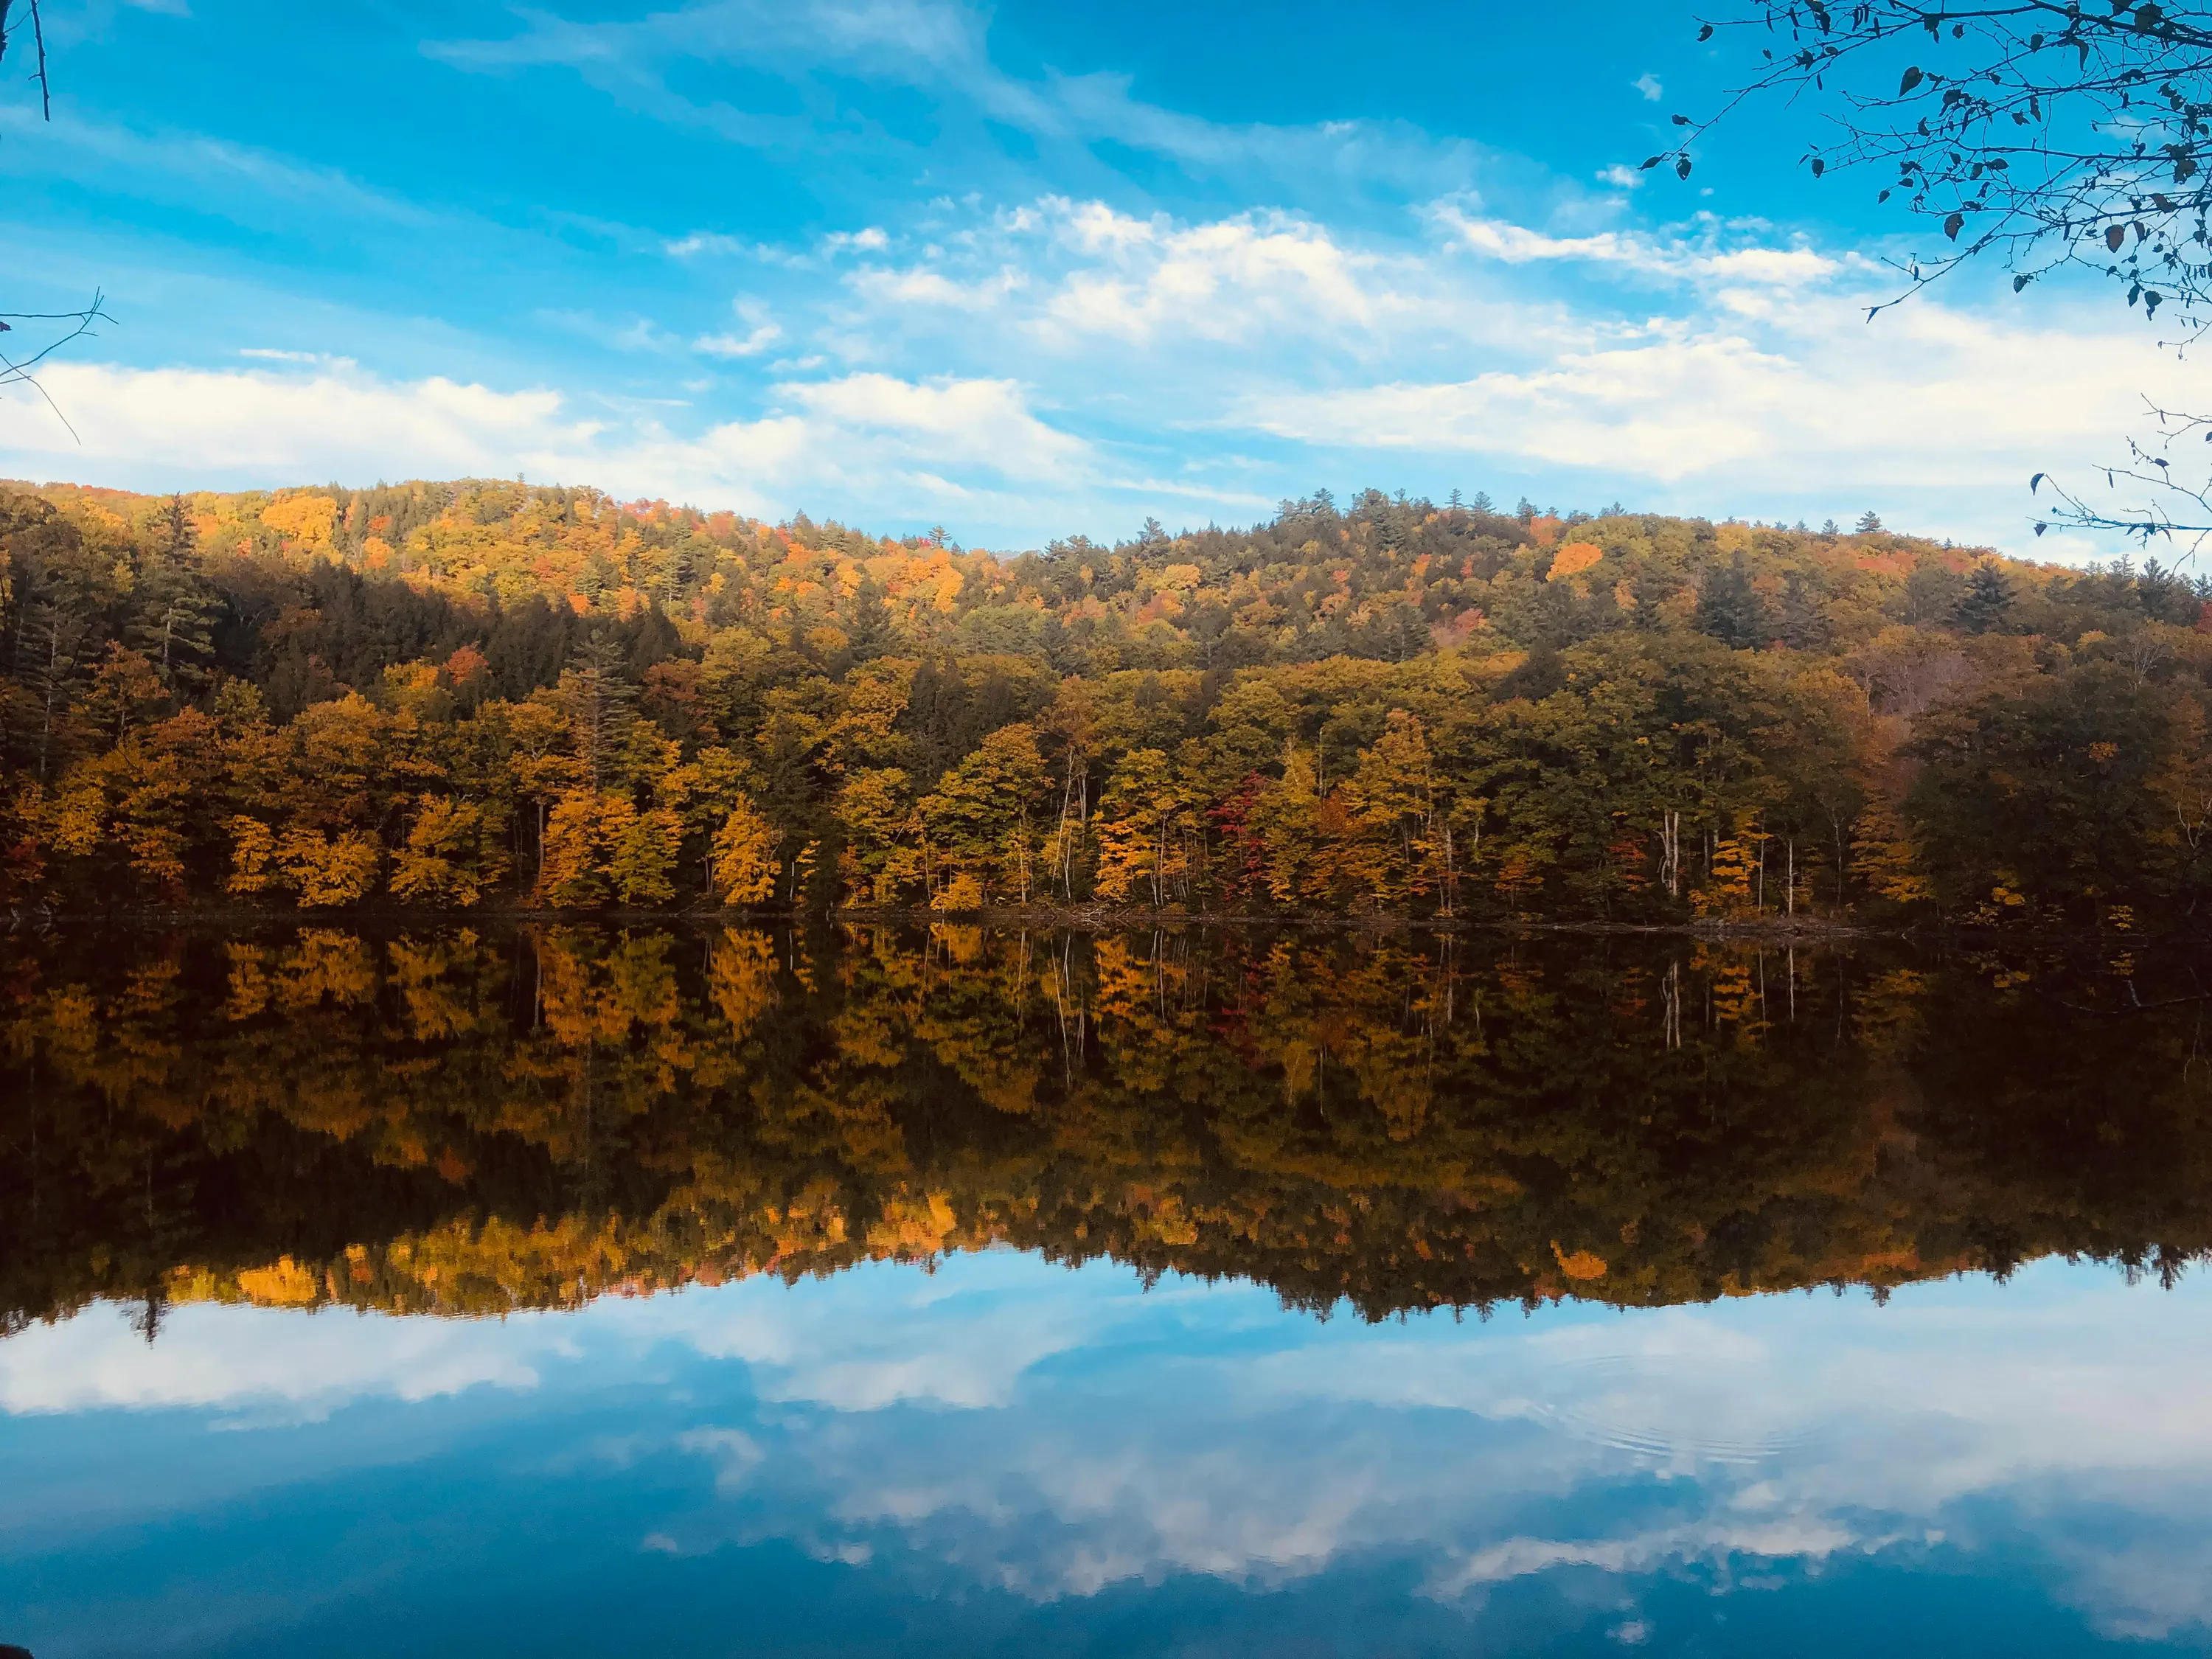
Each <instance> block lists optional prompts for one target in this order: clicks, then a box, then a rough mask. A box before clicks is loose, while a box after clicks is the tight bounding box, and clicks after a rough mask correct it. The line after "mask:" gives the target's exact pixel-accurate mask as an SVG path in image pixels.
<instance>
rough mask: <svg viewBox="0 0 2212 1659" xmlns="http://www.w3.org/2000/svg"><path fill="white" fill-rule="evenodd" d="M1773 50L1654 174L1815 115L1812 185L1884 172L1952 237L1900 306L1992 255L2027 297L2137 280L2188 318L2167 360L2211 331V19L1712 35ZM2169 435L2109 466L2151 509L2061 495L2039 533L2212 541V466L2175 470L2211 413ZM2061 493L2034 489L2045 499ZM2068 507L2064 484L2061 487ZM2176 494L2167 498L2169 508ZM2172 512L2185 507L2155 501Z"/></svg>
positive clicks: (2055, 16) (1793, 17)
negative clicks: (2057, 285)
mask: <svg viewBox="0 0 2212 1659" xmlns="http://www.w3.org/2000/svg"><path fill="white" fill-rule="evenodd" d="M1729 34H1736V35H1747V36H1752V37H1754V38H1755V37H1758V36H1760V35H1764V36H1765V38H1766V39H1767V40H1770V41H1771V42H1772V44H1771V45H1763V46H1759V60H1758V62H1757V64H1756V66H1755V68H1754V70H1753V74H1752V76H1751V77H1750V79H1749V80H1748V81H1747V82H1745V83H1744V84H1743V85H1741V86H1740V87H1738V88H1735V90H1733V91H1731V92H1730V93H1729V94H1727V95H1726V97H1725V98H1724V99H1723V101H1722V104H1721V107H1720V108H1719V109H1718V110H1717V111H1716V112H1714V113H1713V114H1711V115H1710V116H1707V117H1705V118H1695V119H1693V118H1691V117H1689V116H1686V115H1676V116H1675V117H1674V125H1676V126H1677V127H1679V128H1680V129H1682V133H1681V139H1680V143H1678V144H1677V145H1676V146H1675V147H1674V148H1673V149H1668V150H1665V151H1662V153H1660V154H1659V155H1654V156H1652V157H1650V159H1649V160H1648V161H1645V162H1644V166H1645V167H1647V168H1651V167H1661V166H1662V165H1666V164H1668V163H1671V164H1672V165H1673V167H1674V172H1675V173H1677V174H1678V176H1680V177H1682V178H1685V179H1686V178H1687V177H1688V176H1689V175H1690V171H1691V167H1692V160H1693V158H1692V154H1691V147H1692V144H1694V143H1696V142H1697V141H1699V140H1700V139H1702V138H1704V137H1705V136H1706V135H1707V134H1709V133H1711V131H1714V130H1715V129H1716V128H1717V127H1718V126H1720V125H1722V124H1723V123H1724V122H1726V121H1727V120H1728V119H1729V118H1730V117H1732V116H1733V115H1734V114H1735V112H1737V111H1739V110H1740V109H1741V108H1742V107H1743V106H1745V105H1746V104H1747V102H1750V101H1751V100H1755V99H1758V98H1761V97H1778V98H1780V99H1782V100H1784V102H1786V103H1789V104H1792V105H1796V104H1800V103H1803V104H1807V105H1808V106H1817V107H1818V109H1819V111H1820V115H1821V117H1822V118H1823V120H1824V122H1825V123H1826V127H1827V136H1826V138H1825V139H1824V141H1822V142H1816V143H1813V144H1811V145H1809V146H1808V148H1807V149H1806V150H1805V152H1804V154H1803V155H1802V157H1801V161H1802V164H1803V165H1804V166H1805V167H1806V168H1807V169H1808V171H1809V172H1810V173H1812V175H1813V176H1814V178H1816V179H1817V178H1820V177H1823V176H1825V175H1826V173H1830V172H1835V173H1854V172H1856V173H1866V172H1868V171H1872V172H1874V173H1876V174H1878V175H1880V176H1881V177H1882V178H1883V179H1884V182H1883V183H1882V185H1881V189H1880V191H1879V195H1878V197H1877V199H1878V200H1879V201H1882V202H1889V201H1892V200H1896V201H1899V204H1900V205H1901V206H1902V207H1903V208H1904V209H1905V211H1906V212H1908V213H1909V214H1910V215H1911V216H1912V217H1913V218H1914V219H1916V220H1917V221H1920V222H1924V223H1926V224H1927V225H1928V226H1929V228H1930V229H1931V230H1932V231H1935V232H1936V233H1938V234H1940V236H1941V238H1942V240H1941V241H1940V242H1938V243H1937V244H1936V246H1935V247H1934V249H1933V250H1932V251H1930V252H1919V251H1916V252H1913V253H1912V254H1911V255H1910V256H1908V257H1906V258H1903V259H1899V260H1893V261H1892V262H1891V263H1892V264H1893V265H1894V267H1895V268H1896V269H1897V270H1898V271H1899V275H1900V276H1901V277H1902V278H1903V279H1904V285H1903V287H1902V288H1901V289H1900V290H1899V293H1898V294H1897V295H1896V296H1895V297H1894V298H1893V299H1891V300H1888V301H1882V302H1881V303H1878V304H1876V305H1874V306H1872V307H1869V311H1868V313H1867V314H1868V319H1869V321H1871V320H1872V319H1874V318H1875V316H1877V315H1879V314H1880V313H1881V312H1882V311H1884V310H1886V309H1887V308H1888V307H1890V306H1892V305H1895V304H1898V303H1899V302H1901V301H1903V300H1905V299H1907V298H1910V297H1911V295H1914V294H1917V293H1918V292H1919V291H1920V290H1921V289H1923V288H1925V287H1927V286H1928V284H1929V283H1932V282H1934V281H1936V280H1937V279H1938V278H1940V277H1942V276H1945V275H1947V274H1948V273H1949V272H1951V271H1953V270H1957V269H1958V268H1959V267H1960V266H1961V265H1963V264H1966V263H1967V262H1968V261H1970V260H1973V259H1977V258H1988V257H1992V256H1993V257H1995V258H1997V259H1998V260H1999V261H2000V262H2001V263H2002V264H2003V265H2004V266H2005V267H2006V268H2007V269H2008V270H2010V271H2011V272H2012V287H2013V291H2014V292H2015V294H2017V293H2019V292H2021V290H2022V289H2026V288H2027V286H2028V285H2029V284H2030V283H2033V282H2035V281H2037V280H2038V279H2039V278H2041V277H2043V276H2047V275H2049V274H2050V273H2051V272H2052V271H2054V270H2058V269H2060V268H2062V267H2066V266H2080V267H2083V268H2086V269H2089V270H2095V271H2098V272H2100V273H2101V274H2102V275H2104V276H2107V277H2110V278H2112V279H2114V280H2116V281H2117V282H2118V283H2120V284H2122V286H2123V289H2124V293H2125V295H2126V300H2127V304H2128V305H2129V306H2130V307H2140V308H2141V309H2142V313H2143V314H2144V316H2145V317H2146V318H2148V317H2152V316H2155V315H2156V314H2157V313H2159V311H2160V308H2161V307H2171V309H2170V311H2169V312H2168V314H2169V315H2170V316H2172V317H2174V318H2177V319H2179V321H2180V324H2181V330H2180V332H2179V336H2178V337H2176V338H2174V339H2172V340H2170V341H2169V342H2168V343H2169V344H2171V345H2173V346H2175V347H2176V348H2177V349H2181V348H2185V347H2187V346H2189V345H2191V344H2194V343H2196V342H2197V340H2198V339H2199V338H2200V337H2202V336H2203V332H2204V331H2205V330H2206V329H2207V328H2208V327H2212V7H2208V6H2206V5H2203V4H2201V3H2199V4H2183V5H2173V6H2160V5H2156V4H2136V3H2132V0H1996V3H1985V4H1978V5H1976V4H1968V5H1963V6H1957V7H1950V6H1943V5H1929V4H1921V3H1915V0H1857V3H1851V4H1844V3H1830V0H1747V3H1744V4H1742V5H1741V6H1739V7H1737V8H1736V9H1735V10H1734V11H1733V12H1732V13H1731V14H1729V15H1725V16H1722V17H1719V18H1717V19H1715V20H1712V21H1706V22H1705V23H1704V24H1703V26H1702V27H1701V28H1700V30H1699V36H1698V38H1699V40H1713V39H1715V38H1716V37H1721V36H1726V35H1729ZM2152 413H2153V415H2154V416H2155V417H2156V420H2157V422H2158V425H2159V428H2160V430H2159V434H2158V435H2157V436H2155V437H2154V438H2152V439H2151V440H2150V441H2148V443H2140V442H2137V443H2131V444H2130V459H2129V461H2128V462H2127V463H2126V464H2124V465H2119V466H2116V467H2112V468H2108V469H2104V470H2105V471H2106V477H2107V481H2108V483H2110V484H2111V485H2112V487H2113V488H2118V487H2119V485H2120V484H2121V483H2124V482H2125V481H2127V480H2129V479H2133V480H2135V481H2136V482H2138V483H2142V484H2143V485H2144V486H2146V487H2147V488H2148V489H2152V490H2153V491H2154V495H2153V498H2152V503H2153V504H2152V505H2151V506H2149V507H2145V508H2142V509H2141V510H2136V509H2134V508H2130V509H2125V510H2122V511H2118V512H2105V511H2101V510H2099V509H2097V508H2095V507H2093V506H2092V505H2091V504H2089V503H2088V502H2087V501H2085V500H2084V499H2083V498H2082V497H2081V496H2080V495H2076V494H2073V493H2071V492H2068V491H2064V490H2059V491H2058V503H2059V504H2058V505H2057V507H2054V508H2052V509H2051V511H2050V512H2049V513H2047V514H2046V515H2045V517H2044V518H2042V519H2040V520H2038V521H2036V526H2035V528H2036V533H2037V534H2038V535H2041V534H2043V533H2044V532H2045V531H2047V530H2049V529H2051V527H2052V526H2054V525H2063V526H2069V527H2073V528H2080V529H2093V530H2106V531H2118V532H2123V533H2124V534H2127V535H2130V536H2136V537H2140V538H2146V539H2148V538H2151V537H2168V538H2172V537H2177V536H2179V537H2189V538H2197V539H2199V540H2201V539H2202V538H2203V537H2204V536H2207V535H2212V469H2208V470H2207V473H2206V480H2205V482H2204V483H2203V484H2202V485H2201V486H2199V485H2197V484H2194V483H2182V482H2181V481H2180V480H2179V479H2177V478H2176V477H2175V476H2174V474H2175V471H2176V468H2175V466H2174V464H2173V462H2172V459H2169V457H2168V454H2167V453H2166V452H2168V451H2170V450H2171V448H2172V445H2173V443H2174V442H2175V441H2177V440H2178V439H2179V438H2180V437H2182V436H2184V435H2203V433H2204V432H2205V431H2206V430H2207V429H2208V428H2207V425H2206V422H2204V421H2203V419H2202V418H2201V417H2197V416H2187V415H2181V414H2177V413H2175V412H2172V411H2167V410H2160V409H2157V408H2155V407H2154V408H2153V410H2152ZM2046 477H2047V475H2045V474H2043V473H2039V474H2037V475H2036V478H2035V480H2034V483H2033V485H2032V486H2031V488H2032V489H2033V488H2039V487H2040V486H2042V485H2043V484H2044V483H2045V480H2046ZM2051 488H2052V489H2057V486H2056V485H2055V484H2052V485H2051ZM2167 491H2178V492H2179V494H2178V495H2172V496H2170V497H2169V496H2166V495H2164V494H2163V492H2167ZM2165 499H2170V500H2172V501H2173V502H2174V503H2175V510H2174V511H2172V512H2168V511H2166V510H2164V509H2163V508H2161V507H2160V506H2159V505H2158V501H2160V500H2165Z"/></svg>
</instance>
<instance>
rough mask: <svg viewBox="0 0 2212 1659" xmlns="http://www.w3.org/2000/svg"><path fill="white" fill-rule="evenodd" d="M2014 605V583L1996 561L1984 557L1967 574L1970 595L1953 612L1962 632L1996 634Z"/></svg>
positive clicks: (1967, 589)
mask: <svg viewBox="0 0 2212 1659" xmlns="http://www.w3.org/2000/svg"><path fill="white" fill-rule="evenodd" d="M2011 609H2012V584H2011V583H2010V582H2008V581H2007V580H2005V574H2004V572H2003V571H2002V570H2000V569H1998V568H1997V567H1996V562H1994V561H1992V560H1989V559H1984V560H1983V561H1982V562H1981V563H1979V564H1978V565H1976V566H1975V567H1974V574H1972V575H1971V576H1969V577H1967V578H1966V597H1965V598H1964V599H1960V601H1959V605H1958V609H1957V610H1956V611H1954V612H1953V613H1952V615H1953V618H1954V621H1955V622H1956V623H1958V626H1959V628H1960V630H1961V631H1962V632H1965V633H1968V634H1994V633H1996V632H1997V631H1998V630H1999V629H2002V627H2003V626H2004V620H2005V614H2006V613H2007V612H2008V611H2010V610H2011Z"/></svg>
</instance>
